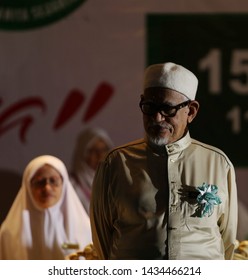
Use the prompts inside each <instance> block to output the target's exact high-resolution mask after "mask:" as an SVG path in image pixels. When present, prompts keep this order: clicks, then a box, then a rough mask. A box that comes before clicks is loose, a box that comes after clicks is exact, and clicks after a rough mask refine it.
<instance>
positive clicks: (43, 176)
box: [31, 164, 63, 209]
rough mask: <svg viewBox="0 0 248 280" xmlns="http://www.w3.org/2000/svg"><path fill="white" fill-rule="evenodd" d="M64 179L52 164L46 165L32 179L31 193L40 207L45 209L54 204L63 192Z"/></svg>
mask: <svg viewBox="0 0 248 280" xmlns="http://www.w3.org/2000/svg"><path fill="white" fill-rule="evenodd" d="M62 187H63V179H62V177H61V175H60V173H59V172H58V171H57V170H56V169H55V168H53V167H52V166H51V165H48V164H46V165H44V166H42V167H41V168H40V169H38V170H37V172H36V173H35V174H34V176H33V178H32V179H31V193H32V195H33V197H34V200H35V201H36V203H37V204H38V205H39V207H41V208H43V209H45V208H49V207H52V206H54V205H55V204H56V203H57V202H58V201H59V199H60V197H61V194H62Z"/></svg>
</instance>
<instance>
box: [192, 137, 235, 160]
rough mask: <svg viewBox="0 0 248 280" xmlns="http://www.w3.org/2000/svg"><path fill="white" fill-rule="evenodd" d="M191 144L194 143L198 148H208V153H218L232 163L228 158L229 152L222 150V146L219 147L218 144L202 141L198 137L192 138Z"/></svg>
mask: <svg viewBox="0 0 248 280" xmlns="http://www.w3.org/2000/svg"><path fill="white" fill-rule="evenodd" d="M191 144H192V145H194V146H195V147H196V148H199V149H204V150H206V152H208V153H214V154H218V155H219V156H220V157H223V158H225V160H226V161H227V162H228V163H231V161H230V159H229V158H228V156H227V154H226V153H225V152H224V151H223V150H221V149H220V148H218V147H216V146H213V145H211V144H207V143H204V142H201V141H199V140H196V139H192V142H191Z"/></svg>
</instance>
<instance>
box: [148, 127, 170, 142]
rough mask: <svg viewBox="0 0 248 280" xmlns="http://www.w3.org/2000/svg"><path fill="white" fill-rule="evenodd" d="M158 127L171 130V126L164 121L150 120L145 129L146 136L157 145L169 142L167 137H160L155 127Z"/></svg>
mask: <svg viewBox="0 0 248 280" xmlns="http://www.w3.org/2000/svg"><path fill="white" fill-rule="evenodd" d="M159 127H161V128H166V129H168V130H169V131H170V130H171V128H170V127H169V126H168V125H167V124H165V123H160V124H158V123H156V122H150V123H148V126H147V129H146V138H147V140H148V141H149V142H150V143H153V144H155V145H157V146H164V145H167V144H168V142H169V137H161V136H160V135H159V131H157V129H158V128H159Z"/></svg>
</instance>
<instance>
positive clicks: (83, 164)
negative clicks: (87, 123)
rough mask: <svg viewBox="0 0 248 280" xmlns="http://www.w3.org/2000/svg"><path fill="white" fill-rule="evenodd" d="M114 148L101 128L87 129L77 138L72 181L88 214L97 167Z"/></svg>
mask: <svg viewBox="0 0 248 280" xmlns="http://www.w3.org/2000/svg"><path fill="white" fill-rule="evenodd" d="M112 147H113V143H112V141H111V139H110V137H109V136H108V134H107V133H106V131H105V130H103V129H100V128H96V127H95V128H94V127H92V128H87V129H85V130H83V131H82V132H81V133H80V134H79V136H78V138H77V142H76V145H75V148H74V153H73V158H72V170H71V175H70V179H71V182H72V185H73V187H74V188H75V191H76V192H77V195H78V197H79V199H80V200H81V202H82V204H83V206H84V208H85V210H86V211H87V213H88V214H89V205H90V197H91V186H92V182H93V179H94V175H95V172H96V169H97V166H98V164H99V162H100V161H101V160H102V159H103V157H104V156H105V155H106V153H107V152H108V151H109V150H110V149H111V148H112Z"/></svg>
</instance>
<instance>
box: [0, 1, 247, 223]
mask: <svg viewBox="0 0 248 280" xmlns="http://www.w3.org/2000/svg"><path fill="white" fill-rule="evenodd" d="M8 2H9V1H1V4H0V61H1V64H0V148H1V157H0V179H1V186H0V205H1V214H0V219H1V220H2V219H3V217H4V216H5V215H6V213H7V211H8V209H9V207H10V205H11V203H12V201H13V199H14V197H15V195H16V192H17V191H18V189H19V187H20V183H21V174H22V172H23V169H24V168H25V166H26V165H27V163H28V162H29V161H30V160H31V159H32V158H33V157H35V156H38V155H41V154H52V155H55V156H58V157H59V158H61V159H62V160H63V161H64V162H65V164H66V165H67V167H68V169H70V165H71V156H72V151H73V148H74V145H75V141H76V138H77V135H78V134H79V132H80V131H82V130H83V129H85V128H86V127H89V126H97V127H101V128H103V129H105V130H106V131H107V132H108V133H109V135H110V137H111V138H112V140H113V142H114V144H115V145H121V144H123V143H126V142H128V141H132V140H134V139H136V138H140V137H142V136H143V126H142V115H141V113H140V111H139V107H138V102H139V98H140V94H141V93H142V78H143V71H144V68H145V66H146V65H147V64H149V63H156V62H161V61H165V60H173V61H175V62H177V63H182V64H185V66H187V67H188V68H189V69H191V70H192V71H194V72H195V73H196V74H197V75H198V76H199V82H200V86H199V92H198V96H199V100H200V102H201V103H202V106H201V113H200V114H201V115H200V116H199V121H198V122H196V124H195V125H194V126H192V133H193V136H194V137H195V138H198V139H199V140H202V141H204V142H207V143H209V144H214V145H217V146H218V147H220V148H221V149H223V150H224V151H225V152H226V153H227V155H228V156H229V157H230V159H231V160H232V161H233V162H234V163H235V167H236V171H237V179H238V183H239V195H240V197H241V198H242V200H243V202H245V203H246V204H247V205H248V196H247V195H246V196H245V195H243V194H245V184H246V183H245V182H246V180H247V177H248V172H247V161H248V154H247V148H246V147H245V143H247V140H248V139H246V138H247V133H246V131H247V128H248V127H247V123H248V109H247V105H246V104H247V98H248V87H247V75H248V71H247V66H248V65H247V63H248V41H247V38H246V37H247V36H245V34H244V33H245V30H246V26H247V25H248V3H247V2H246V1H241V0H237V1H227V0H214V1H209V0H188V1H187V3H185V1H184V0H174V1H164V0H157V1H150V0H149V1H148V0H137V1H131V0H125V1H124V0H123V1H116V0H87V1H77V0H51V1H44V0H43V1H39V0H37V1H32V0H30V1H24V2H25V4H23V1H11V3H12V4H9V3H8ZM19 2H20V3H19ZM21 2H22V3H21ZM241 13H242V15H241ZM221 15H222V16H221ZM204 71H205V72H204ZM228 71H229V72H228ZM203 72H204V73H203ZM201 93H202V95H201ZM208 117H209V118H208ZM2 208H3V210H2ZM1 220H0V222H1Z"/></svg>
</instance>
